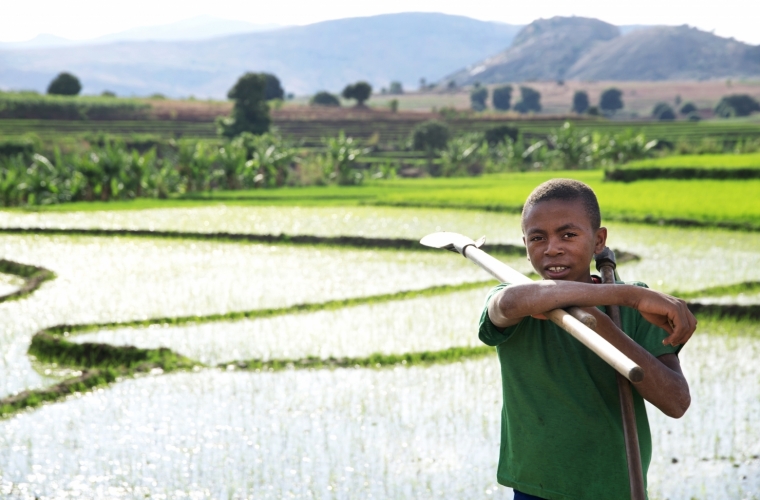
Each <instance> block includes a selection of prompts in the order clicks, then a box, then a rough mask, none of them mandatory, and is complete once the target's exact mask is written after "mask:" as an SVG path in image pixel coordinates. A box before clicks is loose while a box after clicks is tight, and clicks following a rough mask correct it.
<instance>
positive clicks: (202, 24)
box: [0, 16, 282, 49]
mask: <svg viewBox="0 0 760 500" xmlns="http://www.w3.org/2000/svg"><path fill="white" fill-rule="evenodd" d="M277 28H282V26H280V25H278V24H253V23H249V22H246V21H237V20H234V19H222V18H218V17H212V16H197V17H192V18H190V19H184V20H182V21H177V22H174V23H167V24H159V25H155V26H140V27H137V28H131V29H128V30H124V31H120V32H118V33H111V34H109V35H103V36H100V37H97V38H90V39H85V40H70V39H68V38H63V37H60V36H55V35H48V34H45V33H43V34H40V35H37V36H36V37H34V38H32V39H31V40H26V41H24V42H5V43H3V42H0V49H31V48H41V47H70V46H72V45H100V44H104V43H109V42H125V41H138V40H139V41H145V40H203V39H206V38H213V37H218V36H226V35H234V34H238V33H252V32H255V31H269V30H273V29H277Z"/></svg>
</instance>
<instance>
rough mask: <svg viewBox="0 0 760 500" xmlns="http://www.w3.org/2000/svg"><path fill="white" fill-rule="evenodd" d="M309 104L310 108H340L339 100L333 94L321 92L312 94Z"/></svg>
mask: <svg viewBox="0 0 760 500" xmlns="http://www.w3.org/2000/svg"><path fill="white" fill-rule="evenodd" d="M309 104H311V105H312V106H331V107H336V108H337V107H340V100H338V98H337V97H336V96H334V95H333V94H331V93H329V92H327V91H325V90H323V91H321V92H317V93H316V94H314V96H313V97H312V98H311V100H310V101H309Z"/></svg>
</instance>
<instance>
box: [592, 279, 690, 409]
mask: <svg viewBox="0 0 760 500" xmlns="http://www.w3.org/2000/svg"><path fill="white" fill-rule="evenodd" d="M617 286H620V285H617ZM585 310H586V311H587V312H588V313H590V314H592V315H594V317H596V321H597V328H596V332H597V333H598V334H599V335H600V336H601V337H602V338H604V339H606V340H607V341H608V342H609V343H610V344H612V345H613V346H615V347H616V348H617V349H618V350H620V351H621V352H622V353H623V354H625V355H626V356H628V357H629V358H631V360H632V361H633V362H634V363H636V364H638V365H639V366H640V367H641V368H642V369H643V370H644V380H642V381H641V382H636V383H633V387H635V388H636V390H637V391H638V392H639V394H641V397H643V398H644V399H646V400H647V401H649V402H650V403H652V404H653V405H654V406H656V407H657V408H659V410H660V411H662V412H663V413H664V414H665V415H667V416H669V417H672V418H681V417H682V416H683V414H684V413H686V410H687V409H689V405H690V404H691V395H690V394H689V384H688V382H687V381H686V378H685V377H684V376H683V372H682V371H681V363H680V362H679V361H678V357H677V356H676V355H675V354H663V355H662V356H658V357H656V358H655V357H654V356H652V355H651V354H650V353H649V351H647V350H646V349H644V348H643V347H641V346H640V345H639V344H637V343H636V342H635V341H634V340H633V339H632V338H630V337H629V336H628V335H626V334H625V333H624V332H623V331H622V330H620V329H619V328H618V327H617V326H615V324H614V323H613V322H612V320H611V319H610V318H609V316H607V315H606V314H604V313H603V312H602V311H600V310H599V309H597V308H595V307H593V308H588V309H585Z"/></svg>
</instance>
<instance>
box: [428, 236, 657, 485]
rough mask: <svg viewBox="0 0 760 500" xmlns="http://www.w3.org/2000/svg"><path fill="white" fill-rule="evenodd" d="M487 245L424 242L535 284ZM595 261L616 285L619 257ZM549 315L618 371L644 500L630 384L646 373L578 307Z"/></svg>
mask: <svg viewBox="0 0 760 500" xmlns="http://www.w3.org/2000/svg"><path fill="white" fill-rule="evenodd" d="M485 242H486V239H485V237H482V238H480V239H479V240H477V241H473V240H471V239H470V238H468V237H467V236H463V235H461V234H457V233H449V232H439V233H432V234H429V235H427V236H425V237H424V238H422V240H420V243H421V244H423V245H425V246H428V247H432V248H443V249H446V250H451V251H453V252H457V253H460V254H462V256H463V257H465V258H467V259H470V260H471V261H473V262H474V263H476V264H477V265H479V266H480V267H482V268H483V269H484V270H485V271H487V272H488V273H489V274H490V275H491V276H493V277H494V278H496V279H498V280H499V281H501V282H506V283H513V284H517V283H531V282H532V281H533V280H531V279H530V278H528V277H527V276H525V275H524V274H522V273H520V272H518V271H516V270H514V269H512V268H511V267H509V266H508V265H506V264H504V263H503V262H501V261H499V260H497V259H495V258H494V257H492V256H490V255H488V254H487V253H486V252H484V251H483V250H481V249H480V247H481V246H483V244H484V243H485ZM595 260H596V268H597V270H598V271H599V272H600V273H601V275H602V282H603V283H615V265H616V264H615V254H614V253H613V252H612V250H610V249H609V248H605V249H604V251H602V252H601V253H600V254H598V255H596V256H595ZM607 314H608V315H609V316H610V318H611V319H612V321H613V323H615V326H617V327H618V328H620V311H619V309H618V307H617V306H607ZM545 316H546V318H547V319H549V320H551V321H552V322H554V323H556V324H557V326H559V327H560V328H562V329H563V330H565V331H566V332H567V333H569V334H570V335H572V336H573V337H575V338H576V339H577V340H578V341H580V342H581V343H582V344H583V345H585V346H586V347H588V348H589V349H591V350H592V351H593V352H595V353H596V354H597V355H598V356H599V357H600V358H602V359H603V360H604V361H605V362H607V364H609V365H610V366H611V367H612V368H614V369H615V371H617V374H616V376H617V382H618V390H619V393H620V410H621V413H622V417H623V434H624V436H625V450H626V457H627V459H628V477H629V480H630V485H631V500H644V498H646V496H645V491H644V478H643V472H642V466H641V455H640V452H639V438H638V435H637V432H636V415H635V413H634V408H633V396H632V393H631V384H630V383H629V382H628V381H631V382H641V381H642V380H643V379H644V371H643V370H642V369H641V367H640V366H639V365H637V364H636V363H634V362H633V361H632V360H631V359H630V358H629V357H628V356H626V355H625V354H623V353H622V352H620V351H619V350H618V349H617V348H616V347H614V346H613V345H612V344H610V343H609V342H608V341H607V340H605V339H603V338H602V337H600V336H599V335H598V334H597V333H596V332H595V331H594V328H596V319H595V318H594V317H593V316H592V315H590V314H588V313H586V312H585V311H583V310H582V309H579V308H577V307H570V308H568V309H567V310H564V309H555V310H553V311H549V312H547V313H545Z"/></svg>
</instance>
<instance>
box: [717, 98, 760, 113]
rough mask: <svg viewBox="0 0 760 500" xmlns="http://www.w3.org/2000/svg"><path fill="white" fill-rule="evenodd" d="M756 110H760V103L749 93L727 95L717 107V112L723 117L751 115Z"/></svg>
mask: <svg viewBox="0 0 760 500" xmlns="http://www.w3.org/2000/svg"><path fill="white" fill-rule="evenodd" d="M755 111H760V103H758V102H757V101H756V100H755V99H753V98H752V96H750V95H747V94H733V95H728V96H725V97H723V98H722V99H721V100H720V102H719V103H718V105H717V106H716V107H715V114H716V115H718V116H720V117H722V118H730V117H732V116H749V115H751V114H752V113H754V112H755Z"/></svg>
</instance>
